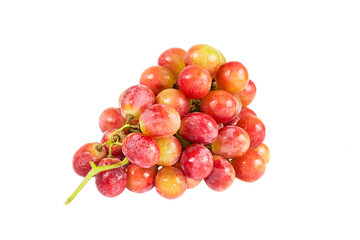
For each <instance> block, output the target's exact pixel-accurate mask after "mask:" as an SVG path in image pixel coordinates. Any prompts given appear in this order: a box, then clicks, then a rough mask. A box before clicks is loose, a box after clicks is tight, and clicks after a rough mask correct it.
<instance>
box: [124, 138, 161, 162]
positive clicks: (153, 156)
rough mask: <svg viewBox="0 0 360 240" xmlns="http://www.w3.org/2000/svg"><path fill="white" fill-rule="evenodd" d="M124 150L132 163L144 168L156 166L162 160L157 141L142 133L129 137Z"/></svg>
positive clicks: (125, 141)
mask: <svg viewBox="0 0 360 240" xmlns="http://www.w3.org/2000/svg"><path fill="white" fill-rule="evenodd" d="M122 150H123V153H124V154H125V156H126V157H127V158H128V159H129V161H130V162H131V163H133V164H136V165H138V166H139V167H142V168H149V167H152V166H155V165H156V164H157V162H158V161H159V158H160V149H159V146H158V145H157V143H156V142H155V140H154V139H152V138H151V137H149V136H146V135H145V134H142V133H130V134H129V135H127V136H126V137H125V139H124V140H123V145H122Z"/></svg>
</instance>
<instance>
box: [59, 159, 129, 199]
mask: <svg viewBox="0 0 360 240" xmlns="http://www.w3.org/2000/svg"><path fill="white" fill-rule="evenodd" d="M128 162H129V160H128V159H127V158H124V160H122V161H121V162H119V163H115V164H111V165H105V166H100V167H98V166H96V165H95V163H93V162H90V165H91V170H90V171H89V173H88V174H87V175H86V177H85V178H84V180H83V181H82V182H81V183H80V185H79V186H78V187H77V189H76V190H75V191H74V193H73V194H71V196H70V197H69V198H68V199H67V200H66V202H65V205H68V204H69V203H71V201H72V200H73V199H74V198H75V197H76V195H78V193H79V192H80V191H81V190H82V189H83V188H84V186H85V185H86V184H87V183H88V182H89V181H90V179H91V178H92V177H93V176H95V175H96V174H98V173H99V172H103V171H107V170H111V169H115V168H119V167H121V166H124V165H125V164H127V163H128Z"/></svg>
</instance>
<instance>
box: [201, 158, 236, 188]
mask: <svg viewBox="0 0 360 240" xmlns="http://www.w3.org/2000/svg"><path fill="white" fill-rule="evenodd" d="M213 159H214V168H213V170H212V172H211V174H210V175H209V176H208V177H207V178H205V179H204V180H205V183H206V184H207V185H208V186H209V188H211V189H212V190H215V191H218V192H222V191H224V190H226V189H228V188H229V187H230V186H231V184H233V182H234V180H235V170H234V168H233V166H232V165H231V163H230V162H229V161H227V160H226V159H225V158H223V157H221V156H217V155H215V156H213Z"/></svg>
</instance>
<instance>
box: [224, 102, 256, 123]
mask: <svg viewBox="0 0 360 240" xmlns="http://www.w3.org/2000/svg"><path fill="white" fill-rule="evenodd" d="M247 115H254V116H256V113H255V112H254V111H253V110H251V109H250V108H248V107H243V108H242V109H241V111H240V113H239V114H238V115H237V116H236V117H234V118H233V119H231V120H230V121H228V122H226V123H224V126H229V125H230V126H236V124H237V123H238V122H239V120H240V118H242V117H243V116H247Z"/></svg>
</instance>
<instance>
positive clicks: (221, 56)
mask: <svg viewBox="0 0 360 240" xmlns="http://www.w3.org/2000/svg"><path fill="white" fill-rule="evenodd" d="M217 51H218V52H219V55H220V63H221V65H223V64H224V63H226V58H225V56H224V55H223V54H222V53H221V52H220V51H219V50H217Z"/></svg>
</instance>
